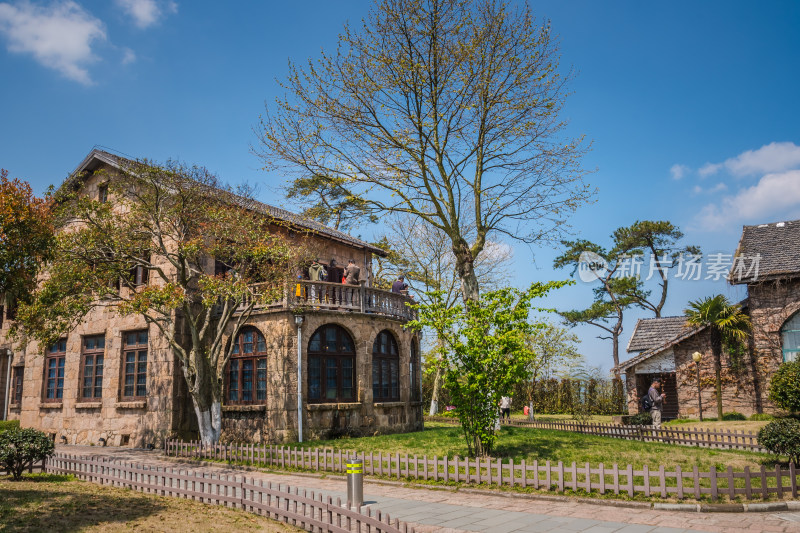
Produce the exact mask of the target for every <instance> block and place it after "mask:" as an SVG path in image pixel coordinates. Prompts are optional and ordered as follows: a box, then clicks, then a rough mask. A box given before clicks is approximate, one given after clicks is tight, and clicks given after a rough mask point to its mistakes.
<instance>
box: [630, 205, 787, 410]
mask: <svg viewBox="0 0 800 533" xmlns="http://www.w3.org/2000/svg"><path fill="white" fill-rule="evenodd" d="M735 257H736V258H750V259H751V260H752V259H753V258H757V261H756V263H757V265H758V268H757V269H754V268H749V266H748V268H743V269H740V268H738V265H741V264H743V262H736V261H735V262H734V263H733V264H734V266H733V268H732V269H731V271H730V272H729V274H728V281H729V283H731V284H743V285H746V286H747V293H748V297H747V299H745V300H744V301H743V302H742V308H743V309H744V311H745V312H746V313H748V314H749V315H750V319H751V321H752V325H753V331H752V335H751V339H750V343H749V349H748V350H747V352H746V353H744V354H738V355H737V354H733V355H732V354H729V353H727V352H724V353H723V356H722V401H723V407H724V410H725V411H726V412H727V411H738V412H740V413H743V414H745V415H751V414H754V413H762V412H773V411H774V410H775V407H774V406H773V405H772V404H771V403H770V401H769V400H768V398H767V391H768V390H769V382H770V378H771V377H772V375H773V374H774V373H775V371H776V370H777V368H778V367H779V366H780V365H781V363H783V362H784V361H792V360H796V359H797V358H798V354H800V220H794V221H790V222H778V223H771V224H760V225H757V226H744V228H743V230H742V237H741V239H740V241H739V246H738V248H737V250H736V254H735ZM751 262H752V261H751ZM696 351H697V352H700V353H701V354H703V358H702V359H701V362H700V383H701V385H700V388H701V394H702V398H701V402H702V406H703V413H704V414H707V415H708V416H716V397H715V393H714V361H713V357H712V355H711V343H710V336H709V332H708V331H707V330H706V329H705V328H690V327H687V326H686V320H685V318H684V317H682V316H681V317H662V318H650V319H643V320H639V321H638V322H637V324H636V328H635V329H634V331H633V335H632V336H631V339H630V342H629V343H628V352H629V353H633V354H635V355H634V356H633V357H632V358H631V359H629V360H627V361H625V362H623V363H621V364H620V369H621V370H622V371H623V372H624V373H625V376H626V383H627V390H628V412H629V413H630V414H635V413H638V412H639V410H640V407H639V401H638V400H639V398H640V397H641V396H642V395H643V394H645V393H646V392H647V388H648V387H649V386H650V382H651V381H652V379H653V378H655V377H660V378H661V379H662V385H663V389H664V391H665V392H666V394H667V398H668V401H667V403H666V405H665V406H664V418H665V419H670V418H676V417H696V416H697V415H698V414H699V413H698V411H699V409H698V394H697V389H698V386H697V365H696V364H695V363H694V361H693V360H692V354H693V353H694V352H696ZM670 399H671V400H672V401H669V400H670ZM676 400H677V401H676Z"/></svg>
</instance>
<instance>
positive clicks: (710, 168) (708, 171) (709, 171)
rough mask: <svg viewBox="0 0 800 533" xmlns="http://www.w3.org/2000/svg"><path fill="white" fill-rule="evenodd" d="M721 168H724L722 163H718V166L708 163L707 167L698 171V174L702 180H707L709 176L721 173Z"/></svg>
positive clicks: (704, 166)
mask: <svg viewBox="0 0 800 533" xmlns="http://www.w3.org/2000/svg"><path fill="white" fill-rule="evenodd" d="M721 168H722V164H721V163H718V164H716V165H715V164H713V163H706V164H705V165H703V166H702V167H700V169H699V170H698V171H697V173H698V174H700V177H701V178H706V177H708V176H711V175H713V174H716V173H717V172H719V171H720V169H721Z"/></svg>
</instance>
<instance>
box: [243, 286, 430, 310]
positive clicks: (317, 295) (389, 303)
mask: <svg viewBox="0 0 800 533" xmlns="http://www.w3.org/2000/svg"><path fill="white" fill-rule="evenodd" d="M259 286H260V284H257V285H253V289H254V292H255V293H256V294H258V293H259ZM406 303H414V300H413V299H412V298H410V297H408V296H406V295H404V294H395V293H393V292H391V291H385V290H383V289H374V288H371V287H365V286H364V285H345V284H342V283H328V282H326V281H308V280H298V281H295V282H292V283H291V284H290V286H289V288H288V290H286V291H285V292H284V297H283V298H282V299H281V300H276V301H273V302H261V303H258V304H256V308H257V309H276V310H277V309H305V310H326V311H342V312H348V311H356V312H359V313H370V314H376V315H384V316H389V317H392V318H398V319H400V320H414V319H416V312H415V311H414V310H413V309H411V308H409V307H408V306H407V305H406Z"/></svg>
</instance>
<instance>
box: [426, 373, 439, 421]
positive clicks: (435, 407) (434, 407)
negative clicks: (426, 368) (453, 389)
mask: <svg viewBox="0 0 800 533" xmlns="http://www.w3.org/2000/svg"><path fill="white" fill-rule="evenodd" d="M441 388H442V363H441V361H439V362H438V363H437V364H436V377H434V378H433V392H432V393H431V408H430V410H429V411H428V414H429V415H430V416H433V415H435V414H436V413H437V412H438V411H439V391H440V390H441Z"/></svg>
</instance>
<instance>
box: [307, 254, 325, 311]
mask: <svg viewBox="0 0 800 533" xmlns="http://www.w3.org/2000/svg"><path fill="white" fill-rule="evenodd" d="M327 276H328V273H327V272H326V271H325V267H324V266H322V265H321V264H320V263H319V259H314V262H313V263H312V264H311V266H310V267H308V279H309V280H311V282H312V283H311V300H314V301H315V300H316V296H317V288H318V287H317V285H316V284H315V283H314V282H318V281H325V279H326V278H327ZM319 289H320V290H319V293H320V300H321V299H322V288H321V287H319Z"/></svg>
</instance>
